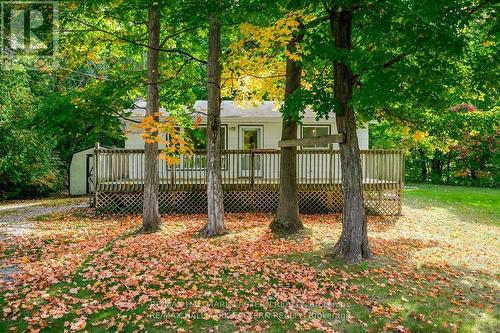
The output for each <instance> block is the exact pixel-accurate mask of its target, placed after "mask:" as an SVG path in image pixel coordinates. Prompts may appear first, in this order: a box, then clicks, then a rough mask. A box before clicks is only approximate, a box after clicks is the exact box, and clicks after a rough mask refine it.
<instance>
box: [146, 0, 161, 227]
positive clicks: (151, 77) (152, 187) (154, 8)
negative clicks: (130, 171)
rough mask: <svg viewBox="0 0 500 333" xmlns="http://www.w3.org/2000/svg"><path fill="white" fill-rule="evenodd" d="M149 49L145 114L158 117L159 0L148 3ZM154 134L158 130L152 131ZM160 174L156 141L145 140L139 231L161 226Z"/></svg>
mask: <svg viewBox="0 0 500 333" xmlns="http://www.w3.org/2000/svg"><path fill="white" fill-rule="evenodd" d="M148 31H149V43H148V46H149V49H148V105H147V108H146V116H153V117H154V118H156V120H158V118H159V117H158V116H159V112H160V91H159V86H158V79H159V71H158V58H159V51H158V49H159V48H160V16H159V11H158V3H153V4H152V5H151V7H149V24H148ZM152 135H153V136H155V135H157V133H152ZM158 192H159V174H158V142H155V143H145V144H144V206H143V213H142V231H143V232H154V231H157V230H158V229H159V228H160V227H161V218H160V211H159V208H158Z"/></svg>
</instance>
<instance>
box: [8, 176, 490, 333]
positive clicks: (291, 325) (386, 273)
mask: <svg viewBox="0 0 500 333" xmlns="http://www.w3.org/2000/svg"><path fill="white" fill-rule="evenodd" d="M499 196H500V191H499V190H491V189H478V188H467V187H449V186H433V185H413V186H411V187H410V188H408V189H406V190H405V206H406V207H405V215H404V216H403V217H400V218H397V219H394V218H392V219H387V220H384V221H381V219H378V218H377V219H375V218H374V219H373V220H371V221H372V222H373V223H374V224H376V225H372V224H369V225H370V226H371V227H372V228H373V229H371V230H370V237H371V240H370V242H371V244H372V248H377V246H376V245H377V243H378V249H379V253H377V256H376V258H375V259H374V260H369V261H365V262H363V263H361V264H359V265H355V266H351V267H348V266H346V265H345V263H341V262H338V261H337V260H336V259H334V258H332V256H331V253H330V252H329V249H331V247H332V245H333V242H334V241H335V239H336V238H337V237H338V234H339V232H340V224H328V225H325V224H322V223H317V222H318V221H316V224H314V223H312V222H313V221H311V220H313V219H314V218H311V217H304V220H305V223H306V225H307V226H308V227H307V230H306V231H305V232H304V233H302V234H301V235H299V236H296V237H294V238H293V239H292V240H293V241H294V242H298V243H301V242H306V241H308V240H310V239H314V240H315V242H317V243H316V244H322V245H320V246H318V247H315V248H314V249H311V250H307V251H304V252H303V251H298V252H293V251H289V252H286V253H281V252H279V253H277V254H274V255H270V254H268V253H267V252H265V254H264V255H263V258H257V259H256V260H257V262H258V263H260V264H259V265H262V266H261V267H264V268H265V267H270V268H276V269H277V271H276V272H275V271H274V270H272V269H271V270H266V271H264V270H259V271H254V272H253V273H251V274H248V275H247V274H240V275H238V276H237V277H235V276H234V275H233V271H231V268H225V269H224V270H223V271H221V272H220V275H219V278H220V282H219V284H217V285H209V284H207V281H210V280H208V279H207V276H205V275H204V274H205V272H206V271H204V270H190V271H188V273H191V275H190V278H189V279H184V278H179V279H175V280H173V281H172V282H169V283H168V284H166V286H165V288H164V289H163V290H159V289H158V288H156V287H152V286H149V287H148V288H149V290H150V291H160V292H161V297H160V298H162V299H165V300H166V299H169V300H170V301H172V302H180V301H182V302H185V303H189V302H196V301H200V302H201V303H202V304H207V303H210V302H212V301H214V300H216V301H217V302H220V304H223V303H224V302H227V300H230V299H233V300H235V299H238V298H239V299H240V300H245V299H246V298H247V297H249V296H252V295H259V296H263V295H264V294H265V293H266V291H268V290H269V288H270V287H273V288H285V289H286V288H288V289H290V288H294V289H295V290H296V293H297V294H300V293H302V292H307V289H308V287H307V285H306V284H304V283H303V282H302V281H298V280H297V281H295V282H294V281H289V280H284V281H283V280H280V279H282V277H280V275H277V273H280V272H281V273H291V271H286V272H285V271H281V270H280V267H281V265H282V264H284V263H287V264H299V266H295V267H296V269H298V270H299V271H300V269H301V268H304V269H305V271H304V273H303V274H304V275H305V276H307V275H308V274H314V277H315V278H314V282H315V283H320V284H321V283H325V284H327V283H330V282H333V283H334V285H335V286H336V288H339V290H341V292H340V294H339V295H340V296H334V294H333V293H332V292H331V290H328V289H325V295H326V296H325V297H326V298H327V299H330V300H331V301H332V304H333V306H334V307H335V309H336V311H337V312H335V314H334V315H333V314H332V313H330V312H328V311H329V310H328V309H327V308H322V307H321V306H319V307H317V308H314V310H312V311H311V313H314V314H318V315H319V316H320V317H321V315H323V314H324V315H330V317H327V318H328V319H325V321H326V322H330V323H333V324H334V325H333V327H334V328H335V330H336V331H341V332H360V333H361V332H366V331H371V332H386V331H387V332H398V331H402V330H400V329H398V327H400V328H401V327H404V328H406V329H408V330H410V331H411V332H450V333H451V332H456V331H458V332H486V331H489V330H493V328H495V327H496V325H497V323H498V319H499V318H498V315H497V313H500V312H499V307H498V304H497V303H496V302H495V300H494V299H495V298H496V297H497V296H496V295H497V294H498V283H497V279H496V278H495V277H498V275H497V273H496V272H497V271H495V269H494V267H491V272H490V273H485V272H483V271H481V270H476V269H475V268H471V267H466V266H463V265H462V264H461V263H460V262H457V263H456V264H455V263H453V261H452V260H449V257H451V256H456V257H459V258H461V259H463V258H465V260H467V261H470V262H474V261H481V260H485V259H484V258H481V257H480V256H478V253H480V254H483V253H484V254H486V255H488V256H489V257H490V258H491V259H492V261H491V262H494V261H495V258H496V257H495V247H494V244H495V241H496V232H497V231H496V230H497V227H496V225H497V224H498V223H499V218H500V216H499V213H498V212H497V210H498V207H499V199H500V198H499ZM64 217H65V215H64V214H52V215H46V216H41V217H39V218H38V220H39V221H40V225H43V223H44V222H45V221H50V222H51V223H52V227H57V226H60V227H61V228H63V229H62V230H67V231H68V232H69V233H72V232H73V233H74V232H77V231H78V230H80V228H81V227H83V226H84V225H85V220H84V218H83V215H80V214H78V213H74V214H73V215H72V216H71V218H68V219H67V220H70V221H71V222H72V223H71V229H66V224H67V223H68V221H66V220H65V219H64ZM126 218H127V217H114V218H113V219H116V221H117V222H120V221H121V222H123V221H124V220H125V219H126ZM251 218H252V215H251V214H248V215H247V219H251ZM270 218H271V216H269V219H270ZM331 218H336V217H327V218H319V219H320V220H323V219H324V220H325V221H326V220H329V219H331ZM182 219H183V220H182V223H185V224H186V225H189V224H190V223H193V221H188V220H185V217H182ZM194 219H195V220H196V221H194V222H195V223H197V226H195V227H193V229H196V230H198V229H199V226H200V225H201V223H202V222H203V223H204V222H205V221H204V217H199V218H194ZM227 220H229V221H231V220H232V221H233V222H234V221H236V220H237V221H240V220H241V219H240V218H237V217H234V216H233V217H231V214H228V215H227ZM470 221H476V222H479V223H481V224H479V225H473V224H469V223H470ZM87 222H88V221H87ZM266 222H267V221H266ZM377 225H378V226H377ZM469 226H470V228H471V229H470V230H468V229H469ZM247 227H248V228H249V229H248V230H251V229H252V228H250V227H249V226H248V225H247V224H245V223H244V222H241V224H238V228H236V227H233V229H232V231H233V232H235V233H237V232H238V230H240V231H242V230H243V228H245V230H247V229H246V228H247ZM166 228H167V229H169V228H170V229H169V230H170V232H169V233H165V237H177V236H178V235H180V234H178V233H180V232H181V231H180V230H177V229H176V226H175V224H169V223H166ZM330 229H336V230H337V234H335V235H332V234H331V233H329V231H331V230H330ZM57 230H61V229H57ZM175 230H177V231H175ZM255 230H256V231H255V234H252V233H247V234H245V233H243V232H242V234H241V236H239V237H240V238H238V239H239V241H243V243H245V241H251V242H249V244H250V245H251V244H252V242H255V244H260V243H259V240H260V237H261V236H263V233H264V229H259V228H258V227H257V229H255ZM132 236H133V237H144V238H145V239H146V238H147V237H149V236H145V235H140V234H139V235H137V234H135V229H130V230H128V231H125V232H124V233H121V234H119V235H116V236H115V237H114V238H113V239H109V242H108V243H107V244H106V245H104V246H102V247H100V248H97V249H96V250H94V251H93V252H91V253H90V254H89V255H88V256H87V257H86V259H85V260H83V261H82V262H81V264H80V266H79V267H78V269H76V270H75V271H74V273H73V274H71V275H68V276H67V277H66V279H65V280H64V281H61V282H59V283H57V284H53V285H51V286H50V287H48V288H46V289H45V292H46V293H47V294H48V295H50V296H51V297H55V298H56V299H64V297H65V296H68V295H71V293H70V291H69V290H70V289H71V288H74V287H79V288H80V289H79V290H78V292H77V293H76V294H74V295H73V297H78V298H79V299H80V300H81V301H83V302H91V301H93V300H96V301H98V302H100V303H101V304H104V303H106V302H109V299H108V298H106V297H105V294H104V293H103V292H94V291H91V290H90V289H89V288H88V287H89V286H91V285H94V283H96V282H97V281H96V280H93V279H87V278H85V275H84V270H85V269H86V268H89V267H93V266H92V265H93V259H95V258H99V257H100V256H101V255H102V254H104V253H106V252H110V251H111V252H112V253H114V255H113V256H110V257H106V258H107V259H106V260H116V259H115V258H119V257H115V256H116V255H118V254H119V253H120V252H121V251H122V248H123V249H126V247H127V246H130V245H131V244H135V245H134V246H152V247H151V253H154V252H156V251H159V252H161V251H164V250H165V249H162V247H161V244H157V243H155V244H149V245H148V243H147V242H146V243H145V245H140V243H134V242H130V243H127V242H124V243H120V244H119V246H118V245H117V242H118V241H122V240H130V239H131V238H132ZM229 236H231V235H229ZM478 237H482V238H478ZM181 239H182V238H181ZM229 239H230V238H229ZM78 241H79V240H78V239H75V244H74V245H75V246H77V245H78ZM185 241H186V242H188V243H189V242H191V241H192V239H185ZM429 241H431V242H430V244H427V243H429ZM196 242H204V240H196ZM269 242H275V240H269ZM57 244H58V243H57V242H54V241H53V240H52V238H50V239H49V240H47V241H45V242H42V243H41V244H40V246H41V247H43V248H45V247H48V248H51V247H52V248H55V247H56V246H57ZM127 244H129V245H127ZM462 244H463V245H464V246H475V245H478V247H479V249H478V250H477V251H480V252H474V251H471V247H465V249H466V250H463V249H464V248H462V247H459V245H462ZM468 244H469V245H468ZM487 244H489V245H491V246H489V247H488V246H486V245H487ZM157 245H158V246H159V248H156V246H157ZM226 245H227V246H230V245H231V246H234V244H233V243H231V241H228V243H227V244H226V243H224V242H222V243H220V244H219V245H217V247H211V249H212V250H220V251H224V250H225V248H226ZM261 245H262V244H261ZM323 245H324V246H323ZM163 246H165V244H164V245H163ZM139 248H140V247H139ZM167 248H168V247H167ZM181 248H182V247H181ZM237 248H238V249H239V251H242V253H245V249H244V248H243V247H242V248H239V247H237ZM381 248H383V250H384V251H383V252H380V249H381ZM186 249H189V251H190V252H189V253H191V254H190V255H189V256H186V257H184V258H190V260H192V261H193V262H192V263H193V264H194V265H195V266H194V267H196V264H197V262H198V261H199V258H200V257H201V256H202V255H205V254H206V253H205V252H204V251H206V249H205V250H203V248H200V249H199V251H200V252H197V251H198V250H197V248H196V247H195V246H189V247H187V248H186ZM12 251H13V250H11V249H6V251H5V253H4V257H5V256H7V255H10V254H11V253H12ZM426 251H428V252H426ZM32 252H34V249H31V252H27V253H28V254H29V253H32ZM35 252H36V251H35ZM429 252H430V255H426V253H429ZM438 252H441V253H444V254H445V255H446V256H445V257H446V259H447V260H448V261H447V262H448V263H450V262H451V264H450V265H449V266H448V265H444V264H443V263H442V262H441V261H438V262H434V261H432V260H430V261H429V260H428V259H432V258H434V257H436V256H437V254H438ZM49 253H50V252H49ZM234 255H236V254H234ZM129 258H135V254H132V255H131V256H130V257H129ZM414 259H417V260H419V262H420V260H421V261H422V262H423V264H418V263H417V262H416V261H415V260H414ZM149 260H150V258H149V257H148V258H145V259H144V261H143V262H142V263H144V264H145V265H144V269H145V271H144V272H142V271H141V273H140V274H139V276H142V274H156V271H154V270H153V271H152V270H151V267H150V266H148V265H147V264H148V263H149V262H150V261H149ZM171 260H172V262H173V264H172V265H176V264H182V262H180V261H179V260H180V259H177V258H172V259H171ZM274 260H277V262H276V264H278V263H279V265H276V266H266V265H264V264H263V263H269V262H273V261H274ZM99 262H100V261H99V260H98V261H97V263H99ZM115 265H117V266H120V265H127V261H126V260H125V261H124V260H117V261H116V264H115ZM256 265H257V264H256ZM191 267H192V266H191V265H189V266H187V267H186V269H187V270H189V269H191ZM307 268H313V271H314V273H307V272H306V271H307V270H306V269H307ZM97 269H99V268H97ZM148 269H149V270H148ZM332 271H334V272H336V273H335V274H332V273H331V272H332ZM328 272H329V273H328ZM322 273H325V274H328V275H326V277H323V275H322ZM340 273H342V274H340ZM183 274H184V273H183ZM286 275H287V274H286ZM281 276H282V275H281ZM287 276H288V275H287ZM287 279H288V278H287ZM99 282H102V283H104V284H106V283H107V280H106V279H104V280H100V281H99ZM122 282H123V281H117V284H118V285H120V284H121V283H122ZM113 283H114V282H113ZM289 283H290V284H289ZM110 285H111V284H110ZM110 285H108V287H109V286H110ZM191 285H194V286H196V287H197V288H198V289H199V290H203V291H206V292H209V294H206V295H198V296H197V298H193V299H186V298H184V297H183V296H181V295H179V296H176V295H171V294H169V293H167V291H168V290H170V289H172V288H175V287H182V288H184V289H186V290H187V289H189V288H191V287H190V286H191ZM235 286H237V287H238V288H237V289H235V288H231V287H235ZM130 288H132V289H134V287H130ZM266 288H267V289H266ZM108 290H109V288H108ZM127 290H128V289H127V288H124V286H120V289H119V291H120V292H125V291H127ZM434 290H436V292H435V293H434ZM214 295H215V296H214ZM271 295H272V294H271ZM271 297H272V296H271ZM337 297H340V298H337ZM158 300H159V298H158V297H156V298H152V301H151V302H154V303H157V302H158ZM37 301H39V302H40V303H39V304H38V305H37V306H35V308H34V309H33V310H27V309H24V310H22V312H21V313H20V315H19V316H17V317H16V318H12V317H9V318H1V314H0V332H3V331H8V330H9V329H10V328H11V327H17V328H18V331H23V330H26V329H27V325H26V322H25V320H24V317H25V316H27V317H29V316H31V315H33V313H35V312H36V311H37V309H39V307H40V306H42V305H44V304H45V303H44V302H45V300H44V299H43V298H38V299H37ZM151 302H148V303H146V304H142V305H138V306H137V307H136V308H135V309H133V310H130V311H120V310H119V309H118V308H117V307H115V306H112V307H110V308H105V309H102V310H98V311H96V312H95V313H92V314H90V315H88V316H87V317H88V319H87V322H88V325H87V327H86V328H85V329H86V330H87V331H89V332H106V331H110V330H111V331H113V330H116V326H115V327H113V328H111V329H109V328H107V326H108V322H102V321H103V320H117V321H118V322H120V321H122V320H123V318H125V317H126V318H127V320H126V321H125V324H124V327H123V331H124V332H133V331H134V330H136V329H137V325H136V324H135V323H134V322H133V321H134V319H135V318H136V317H137V316H138V315H141V316H143V317H144V319H142V320H141V321H140V322H141V323H143V324H144V328H143V329H141V330H139V331H148V332H165V331H167V332H169V331H176V330H177V329H183V330H185V331H186V332H210V331H212V330H214V329H215V326H217V331H219V332H232V331H235V330H236V329H238V328H239V326H241V325H242V324H236V323H234V322H232V321H231V320H229V319H227V318H224V317H221V318H220V319H219V320H218V321H215V320H212V319H202V318H193V319H192V320H189V321H188V320H186V319H185V318H184V315H185V314H187V313H188V311H189V310H190V307H189V306H185V307H184V308H183V309H182V310H180V311H179V317H173V318H171V323H170V324H169V325H171V326H168V327H167V328H165V327H164V326H163V324H162V321H163V319H165V318H164V317H162V316H160V317H156V315H157V314H160V313H156V312H154V311H153V310H150V309H149V305H150V304H152V303H151ZM311 302H312V303H314V299H311ZM5 304H6V302H5V300H4V294H2V293H0V308H2V307H4V306H5ZM220 309H221V310H224V307H221V308H220ZM80 310H81V305H80V304H79V303H77V304H75V305H73V306H71V311H69V312H67V313H66V314H65V315H64V316H63V317H62V318H59V319H54V320H52V319H50V318H49V319H47V320H46V321H47V323H48V324H49V326H48V327H45V328H44V329H42V332H53V331H63V330H64V329H68V327H67V326H65V324H64V323H65V322H69V323H73V322H75V321H76V320H77V319H78V318H79V317H80V316H81V313H79V311H80ZM238 311H239V310H238V309H235V310H234V313H238ZM249 311H251V312H253V313H262V314H264V313H269V314H273V315H278V316H283V317H284V315H285V313H286V309H285V308H283V307H281V306H279V305H276V306H271V307H270V308H268V309H264V308H263V307H262V306H259V304H255V305H252V307H251V308H250V309H249ZM380 311H381V312H380ZM231 313H233V312H231ZM347 314H350V316H351V317H350V318H348V317H346V315H347ZM257 323H259V324H260V323H262V324H267V325H268V326H267V329H266V330H265V331H266V332H283V331H291V332H293V331H296V327H295V325H296V324H298V323H299V319H297V318H292V319H290V320H281V319H279V318H274V317H271V318H267V319H257V318H255V319H254V320H253V322H252V324H257ZM157 324H161V325H157ZM94 325H95V326H94ZM455 325H457V326H455ZM308 332H319V331H318V330H315V329H311V330H309V331H308Z"/></svg>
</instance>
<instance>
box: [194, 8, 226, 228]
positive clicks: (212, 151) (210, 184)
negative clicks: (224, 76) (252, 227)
mask: <svg viewBox="0 0 500 333" xmlns="http://www.w3.org/2000/svg"><path fill="white" fill-rule="evenodd" d="M209 21H210V25H209V31H208V64H207V66H208V75H207V78H208V80H207V90H208V114H207V199H208V221H207V224H206V225H205V227H204V228H203V229H202V230H201V231H200V234H201V235H202V236H204V237H212V236H218V235H221V234H224V233H225V232H226V229H225V226H224V193H223V190H222V174H221V145H220V141H221V137H220V136H221V130H220V129H221V122H220V109H221V92H220V90H221V73H222V65H221V10H220V7H218V6H217V7H216V8H215V9H213V10H212V12H211V13H210V17H209Z"/></svg>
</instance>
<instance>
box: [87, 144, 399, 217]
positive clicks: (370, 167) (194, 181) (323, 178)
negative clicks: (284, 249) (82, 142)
mask: <svg viewBox="0 0 500 333" xmlns="http://www.w3.org/2000/svg"><path fill="white" fill-rule="evenodd" d="M361 157H362V168H363V184H364V190H365V193H366V195H365V197H366V198H367V199H366V201H367V203H368V202H369V201H370V200H371V199H370V198H374V197H375V198H378V199H377V200H379V201H380V200H382V201H383V200H385V201H387V200H388V201H389V202H390V205H391V207H392V208H391V209H383V211H386V212H389V211H390V212H396V213H399V212H400V206H401V190H402V187H403V171H404V161H403V154H402V151H400V150H365V151H362V152H361ZM205 165H206V152H205V151H196V152H195V153H194V155H192V156H189V157H188V156H182V157H181V161H180V163H179V164H177V165H168V164H167V163H166V161H162V160H159V161H158V166H159V168H158V176H159V179H160V192H161V193H164V194H165V195H163V197H165V199H164V200H168V201H173V200H174V198H173V197H172V195H176V194H178V193H188V194H186V195H184V197H185V200H187V201H190V202H185V203H182V206H184V207H191V206H192V207H194V206H196V205H199V206H200V207H198V206H197V207H195V208H193V209H192V210H193V211H199V210H201V211H203V209H205V208H204V207H206V204H205V206H203V205H204V202H206V198H205V199H203V195H204V196H205V197H206V193H204V192H205V191H206V169H205ZM94 166H95V173H94V177H93V184H94V189H95V198H96V207H97V208H98V209H99V208H103V207H100V206H99V199H101V204H102V205H101V206H103V205H105V206H110V205H111V206H113V205H115V206H116V205H117V202H116V201H117V200H118V202H119V203H120V205H122V206H127V205H133V206H134V207H136V208H135V210H140V209H139V208H137V207H139V206H141V207H142V199H141V195H142V193H141V192H142V191H143V187H144V181H143V178H144V151H143V150H125V149H96V151H95V154H94ZM279 169H280V151H279V150H251V151H243V150H226V151H224V152H223V153H222V177H223V187H224V191H225V192H226V193H227V194H226V196H227V197H228V200H226V202H225V203H226V207H231V206H232V205H231V204H230V203H229V201H235V204H236V206H238V205H239V206H241V203H242V202H250V201H251V202H253V203H251V204H250V206H252V207H253V208H252V209H251V210H256V211H270V210H272V209H274V207H275V206H276V203H277V194H278V192H279ZM341 177H342V174H341V168H340V155H339V151H335V150H299V151H298V153H297V182H298V190H299V196H301V195H302V196H304V197H309V198H312V199H311V200H312V201H311V202H309V203H307V204H305V205H306V206H308V207H309V208H314V207H310V206H314V205H319V206H321V205H320V204H319V201H325V200H326V201H329V202H328V203H327V204H326V206H330V207H334V208H332V209H327V211H326V212H331V211H338V210H339V209H341V200H340V199H339V198H341V187H342V183H341ZM189 193H191V194H189ZM252 193H253V194H252ZM263 193H264V194H263ZM373 193H375V194H376V195H372V194H373ZM125 194H126V195H125ZM195 194H196V195H195ZM120 195H121V197H122V198H121V199H117V198H118V197H120ZM199 196H201V198H200V197H199ZM235 196H238V197H239V199H238V200H233V199H232V198H233V197H235ZM259 196H260V198H259ZM262 196H264V197H262ZM318 196H319V197H323V199H318V198H319V197H318ZM125 197H127V198H129V199H127V201H128V203H124V200H123V198H125ZM132 197H135V199H130V198H132ZM167 197H168V198H167ZM195 197H196V198H195ZM326 197H329V198H330V199H325V198H326ZM175 200H178V195H176V196H175ZM262 200H267V201H271V202H270V203H267V204H265V205H263V206H265V207H267V208H265V209H260V208H258V206H259V204H262V202H260V203H259V202H257V201H262ZM133 201H138V202H139V203H138V204H136V203H134V202H133ZM194 201H196V202H199V204H194V203H193V202H194ZM306 201H307V200H306ZM339 205H340V206H339ZM118 206H119V205H118ZM166 206H168V205H166ZM379 206H380V205H379ZM104 208H105V207H104ZM202 208H203V209H202ZM113 209H114V210H117V209H115V208H113ZM102 210H106V209H102ZM167 210H170V211H174V212H175V211H178V209H177V208H169V209H167ZM306 210H311V211H315V209H306ZM324 210H325V209H319V210H318V211H319V212H322V211H324ZM187 211H190V209H187ZM391 214H392V213H391Z"/></svg>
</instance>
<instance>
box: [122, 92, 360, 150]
mask: <svg viewBox="0 0 500 333" xmlns="http://www.w3.org/2000/svg"><path fill="white" fill-rule="evenodd" d="M136 105H137V108H136V109H134V110H132V113H131V116H130V118H131V119H133V120H135V121H141V120H142V119H143V118H144V115H145V112H146V102H144V101H138V102H136ZM194 109H195V110H196V111H199V112H200V113H199V114H200V115H202V118H204V121H206V120H205V119H206V117H203V115H204V114H206V112H207V101H197V102H196V103H195V105H194ZM161 112H162V113H163V114H165V115H166V114H167V112H165V110H164V109H162V110H161ZM202 124H203V122H202ZM221 124H222V138H221V141H222V148H223V149H240V150H248V149H277V148H278V142H279V141H280V140H281V126H282V120H281V113H280V112H279V110H278V108H277V107H276V104H275V103H273V102H264V103H261V104H258V105H257V106H252V105H249V106H242V105H239V104H238V103H236V102H233V101H223V102H222V109H221ZM125 129H126V133H127V139H126V141H125V148H126V149H143V148H144V141H143V139H142V137H141V133H140V130H139V129H137V127H136V126H134V123H133V122H130V121H125ZM200 129H201V130H202V131H203V125H202V126H201V128H200ZM336 133H337V127H336V125H335V115H334V114H333V113H332V114H331V117H330V118H329V119H328V120H326V119H319V120H316V116H315V114H314V113H313V111H312V110H307V111H306V113H305V117H304V119H303V120H302V124H300V125H299V126H298V133H297V137H298V138H308V137H314V136H323V135H329V134H336ZM357 133H358V140H359V147H360V148H361V149H368V126H365V127H362V128H359V129H358V130H357ZM198 145H199V147H198V148H203V143H198ZM301 148H302V149H310V148H316V149H328V148H330V146H329V145H321V146H316V147H301ZM333 148H334V149H338V144H334V145H333Z"/></svg>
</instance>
